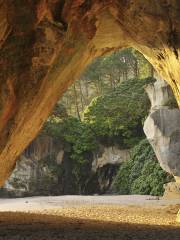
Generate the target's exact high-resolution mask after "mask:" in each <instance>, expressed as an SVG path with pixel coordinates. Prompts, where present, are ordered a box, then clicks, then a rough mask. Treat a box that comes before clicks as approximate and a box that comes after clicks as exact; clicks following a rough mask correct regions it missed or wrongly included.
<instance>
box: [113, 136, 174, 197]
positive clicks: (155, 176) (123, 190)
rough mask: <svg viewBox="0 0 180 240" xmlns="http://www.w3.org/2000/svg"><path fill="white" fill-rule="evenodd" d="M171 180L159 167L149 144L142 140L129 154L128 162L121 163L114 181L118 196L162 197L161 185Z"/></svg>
mask: <svg viewBox="0 0 180 240" xmlns="http://www.w3.org/2000/svg"><path fill="white" fill-rule="evenodd" d="M171 180H172V176H169V175H168V174H167V173H166V172H164V170H162V168H161V167H160V165H159V163H158V161H157V158H156V156H155V154H154V152H153V149H152V147H151V146H150V144H149V142H148V141H147V140H146V139H144V140H142V141H141V142H140V143H139V144H138V145H136V146H135V147H134V148H133V149H132V152H131V157H130V159H129V161H127V162H124V163H122V165H121V166H120V168H119V171H118V174H117V176H116V177H115V180H114V188H115V190H116V191H117V192H118V193H119V194H145V195H156V196H158V195H163V192H164V189H163V184H164V183H167V182H169V181H171Z"/></svg>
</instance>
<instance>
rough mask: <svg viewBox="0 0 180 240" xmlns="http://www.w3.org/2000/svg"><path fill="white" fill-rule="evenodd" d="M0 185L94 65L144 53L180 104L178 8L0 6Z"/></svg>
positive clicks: (120, 3)
mask: <svg viewBox="0 0 180 240" xmlns="http://www.w3.org/2000/svg"><path fill="white" fill-rule="evenodd" d="M0 20H1V21H0V47H1V50H0V143H1V144H0V185H2V184H3V183H4V181H5V179H7V178H8V176H9V175H10V173H11V172H12V170H13V168H14V166H15V161H16V159H17V157H18V156H19V155H20V153H21V152H22V151H23V150H24V149H25V148H26V146H27V145H28V144H29V143H30V142H31V141H32V139H33V138H34V137H35V136H36V135H37V133H38V131H39V130H40V129H41V127H42V124H43V123H44V121H45V120H46V118H47V116H48V114H49V112H50V111H51V109H52V108H53V106H54V104H55V103H56V101H57V100H58V99H59V97H60V96H61V95H62V94H63V92H64V91H65V90H66V89H67V87H68V86H69V85H70V84H71V83H72V82H73V81H74V80H75V79H76V78H77V77H78V75H79V74H80V73H81V72H82V71H83V69H84V68H85V67H86V66H87V64H88V63H90V62H91V61H92V59H94V58H95V57H97V56H99V55H102V54H105V53H108V52H110V51H114V50H116V49H120V48H125V47H134V48H136V49H137V50H139V51H140V52H142V53H143V54H144V55H145V57H146V58H147V59H148V60H149V61H150V62H151V63H152V64H153V66H154V67H155V69H156V70H157V71H158V72H159V74H160V75H162V76H163V78H164V79H166V80H167V81H168V83H169V84H170V85H171V87H172V89H173V91H174V93H175V96H176V97H177V99H178V101H179V103H180V61H179V55H180V4H179V0H159V1H157V0H151V1H144V0H129V1H125V0H103V1H102V0H89V1H87V0H66V1H64V0H36V1H24V0H22V1H19V0H18V1H11V0H0Z"/></svg>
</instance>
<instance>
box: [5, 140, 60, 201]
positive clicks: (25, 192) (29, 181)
mask: <svg viewBox="0 0 180 240" xmlns="http://www.w3.org/2000/svg"><path fill="white" fill-rule="evenodd" d="M63 157H64V151H63V149H62V145H61V144H60V143H59V144H57V143H55V142H54V141H53V139H52V138H51V137H47V136H43V137H37V138H36V139H35V140H34V141H33V142H32V143H31V144H30V146H29V147H28V148H27V149H26V150H25V151H24V153H23V154H22V155H21V156H20V158H19V159H18V161H17V163H16V167H15V169H14V171H13V173H12V174H11V176H10V178H9V179H8V181H6V182H5V185H4V186H3V190H2V193H1V196H10V197H11V196H13V197H20V196H21V197H22V196H32V195H49V194H50V195H53V194H58V193H59V192H60V187H59V186H58V185H59V182H58V175H55V174H52V171H51V166H55V167H57V168H58V166H60V165H61V164H62V161H63ZM52 158H53V163H51V159H52ZM47 161H48V162H49V164H50V166H49V165H48V164H47Z"/></svg>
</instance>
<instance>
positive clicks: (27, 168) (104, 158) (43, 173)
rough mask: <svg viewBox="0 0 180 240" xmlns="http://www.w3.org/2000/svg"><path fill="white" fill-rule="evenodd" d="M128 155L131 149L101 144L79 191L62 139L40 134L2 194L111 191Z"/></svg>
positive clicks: (23, 155) (16, 168) (17, 164)
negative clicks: (58, 139) (120, 167)
mask: <svg viewBox="0 0 180 240" xmlns="http://www.w3.org/2000/svg"><path fill="white" fill-rule="evenodd" d="M128 158H129V150H120V149H119V148H118V147H117V146H113V147H106V146H103V145H101V147H100V148H99V151H98V152H96V153H94V155H93V159H91V158H90V159H89V162H90V164H89V165H88V166H87V168H86V169H85V171H86V172H87V176H86V179H85V180H84V181H86V184H82V183H81V185H84V188H83V189H81V192H79V188H78V186H77V184H76V179H74V175H73V162H72V160H71V159H70V156H69V155H68V153H67V152H66V151H65V150H64V146H63V144H62V143H61V141H57V140H55V139H53V138H51V137H49V136H45V135H43V136H41V135H40V136H38V137H37V138H36V139H35V140H34V141H33V142H32V143H31V144H30V145H29V146H28V147H27V148H26V150H25V151H24V153H23V154H22V155H21V156H20V158H19V159H18V161H17V163H16V167H15V169H14V171H13V173H12V174H11V176H10V178H9V179H8V180H7V181H6V182H5V185H4V186H3V188H2V190H1V196H2V197H19V196H21V197H22V196H34V195H64V194H95V193H97V194H99V193H105V192H107V191H111V185H112V182H113V178H114V176H115V175H116V173H117V170H118V169H119V166H120V164H121V163H122V162H123V161H126V160H128ZM88 168H90V169H88ZM53 169H55V171H53Z"/></svg>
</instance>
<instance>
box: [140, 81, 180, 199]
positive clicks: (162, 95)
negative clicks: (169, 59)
mask: <svg viewBox="0 0 180 240" xmlns="http://www.w3.org/2000/svg"><path fill="white" fill-rule="evenodd" d="M146 91H147V93H148V95H149V98H150V100H151V112H150V114H149V116H148V118H147V119H146V121H145V123H144V132H145V134H146V136H147V138H148V140H149V142H150V144H151V145H152V147H153V149H154V152H155V154H156V156H157V158H158V161H159V162H160V165H161V167H162V168H163V169H164V170H165V171H166V172H169V173H170V174H172V175H174V176H175V179H176V180H177V182H174V183H168V184H166V186H165V189H166V191H165V196H166V197H168V198H169V197H172V198H179V197H180V184H179V183H178V179H179V177H178V176H179V175H180V125H179V123H180V110H179V108H177V105H175V102H174V106H172V104H171V103H172V100H173V93H172V91H171V89H170V86H169V85H167V83H166V82H165V81H163V80H161V79H158V80H157V81H156V82H155V83H154V84H151V85H148V86H147V87H146ZM173 101H174V100H173ZM168 104H169V105H170V106H169V105H168Z"/></svg>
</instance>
